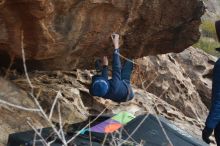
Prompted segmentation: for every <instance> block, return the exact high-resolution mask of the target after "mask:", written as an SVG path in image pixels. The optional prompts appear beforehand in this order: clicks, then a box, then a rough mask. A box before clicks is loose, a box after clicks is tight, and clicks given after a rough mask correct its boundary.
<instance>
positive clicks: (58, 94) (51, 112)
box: [49, 91, 61, 120]
mask: <svg viewBox="0 0 220 146" xmlns="http://www.w3.org/2000/svg"><path fill="white" fill-rule="evenodd" d="M60 95H61V93H60V91H58V92H57V95H56V97H55V99H54V102H53V105H52V107H51V110H50V115H49V120H51V118H52V115H53V111H54V107H55V105H56V103H57V99H58V98H59V97H60Z"/></svg>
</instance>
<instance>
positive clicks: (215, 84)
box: [206, 59, 220, 129]
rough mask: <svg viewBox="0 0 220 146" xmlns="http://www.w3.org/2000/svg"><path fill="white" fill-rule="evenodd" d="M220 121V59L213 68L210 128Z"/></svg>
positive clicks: (208, 125) (207, 120) (208, 123)
mask: <svg viewBox="0 0 220 146" xmlns="http://www.w3.org/2000/svg"><path fill="white" fill-rule="evenodd" d="M219 122H220V59H218V60H217V62H216V63H215V66H214V69H213V80H212V105H211V109H210V112H209V115H208V117H207V119H206V126H207V127H208V128H213V129H214V128H215V127H216V125H217V124H218V123H219Z"/></svg>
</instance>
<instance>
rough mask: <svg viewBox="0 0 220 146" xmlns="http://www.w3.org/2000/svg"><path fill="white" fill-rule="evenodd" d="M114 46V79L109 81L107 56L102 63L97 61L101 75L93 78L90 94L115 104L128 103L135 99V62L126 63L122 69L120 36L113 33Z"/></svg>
mask: <svg viewBox="0 0 220 146" xmlns="http://www.w3.org/2000/svg"><path fill="white" fill-rule="evenodd" d="M111 38H112V41H113V44H114V53H113V59H112V79H110V80H108V58H107V57H106V56H104V57H103V59H102V65H101V61H100V60H97V61H96V63H95V64H96V70H97V72H101V74H100V75H95V76H93V77H92V84H91V87H90V94H91V95H92V96H98V97H102V98H105V99H110V100H113V101H115V102H119V103H120V102H126V101H129V100H131V99H132V98H133V97H134V93H133V91H132V88H131V85H130V78H131V73H132V70H133V62H132V61H126V62H125V64H124V66H123V68H122V69H121V62H120V56H119V35H118V34H116V33H113V34H112V35H111Z"/></svg>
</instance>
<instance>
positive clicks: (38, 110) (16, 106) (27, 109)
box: [0, 99, 40, 112]
mask: <svg viewBox="0 0 220 146" xmlns="http://www.w3.org/2000/svg"><path fill="white" fill-rule="evenodd" d="M0 103H2V104H5V105H8V106H11V107H13V108H17V109H20V110H25V111H32V112H40V109H36V108H26V107H23V106H20V105H16V104H13V103H10V102H7V101H4V100H2V99H0Z"/></svg>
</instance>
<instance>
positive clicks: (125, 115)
mask: <svg viewBox="0 0 220 146" xmlns="http://www.w3.org/2000/svg"><path fill="white" fill-rule="evenodd" d="M134 118H135V116H134V115H133V114H131V113H129V112H120V113H118V114H117V115H115V116H113V117H112V118H111V119H113V120H115V121H118V122H120V123H121V124H123V125H125V124H127V123H128V122H130V121H131V120H133V119H134Z"/></svg>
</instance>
